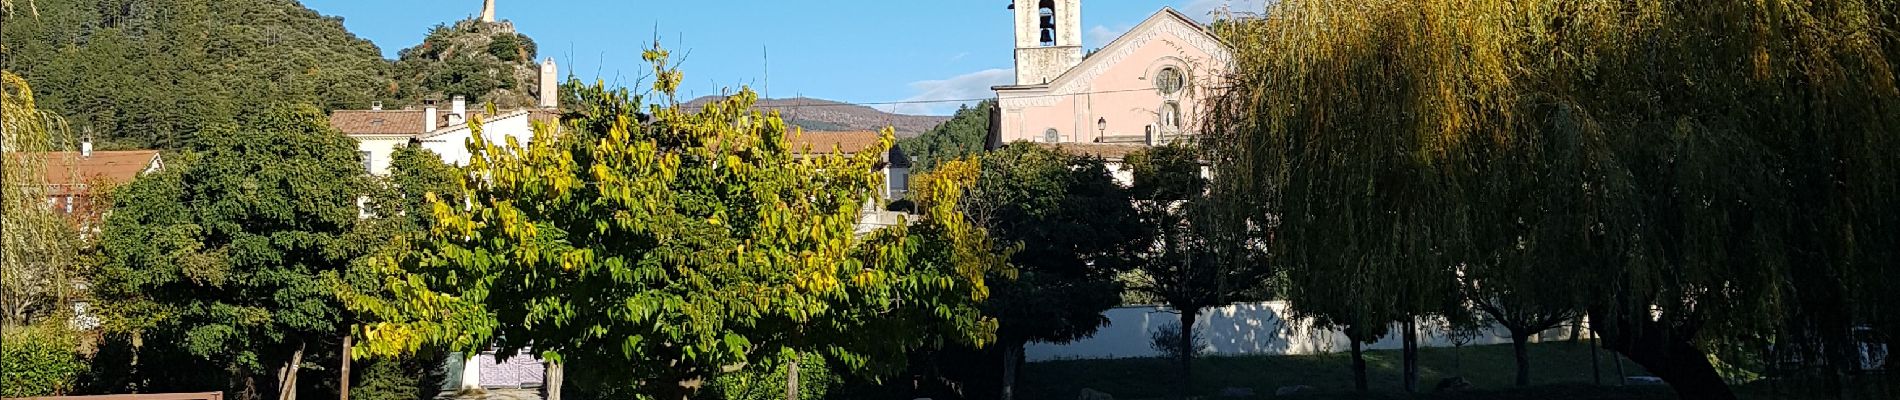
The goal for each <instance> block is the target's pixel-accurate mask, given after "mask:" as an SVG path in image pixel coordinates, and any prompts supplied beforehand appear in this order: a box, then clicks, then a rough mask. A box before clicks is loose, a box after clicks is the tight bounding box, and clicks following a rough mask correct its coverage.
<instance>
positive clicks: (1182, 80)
mask: <svg viewBox="0 0 1900 400" xmlns="http://www.w3.org/2000/svg"><path fill="white" fill-rule="evenodd" d="M1186 84H1187V76H1186V75H1183V74H1182V73H1181V70H1179V69H1175V68H1174V67H1167V68H1162V69H1161V72H1157V73H1155V90H1160V91H1161V94H1175V93H1176V92H1180V91H1181V87H1182V86H1185V85H1186Z"/></svg>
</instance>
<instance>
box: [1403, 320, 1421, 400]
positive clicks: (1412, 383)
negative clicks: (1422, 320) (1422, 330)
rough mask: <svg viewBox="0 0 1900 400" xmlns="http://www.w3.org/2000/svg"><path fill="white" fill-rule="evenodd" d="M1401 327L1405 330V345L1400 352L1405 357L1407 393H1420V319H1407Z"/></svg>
mask: <svg viewBox="0 0 1900 400" xmlns="http://www.w3.org/2000/svg"><path fill="white" fill-rule="evenodd" d="M1400 325H1401V326H1402V327H1403V329H1405V332H1402V335H1403V336H1402V337H1401V340H1403V341H1404V342H1405V343H1404V344H1403V346H1402V350H1400V352H1401V353H1403V355H1404V357H1405V360H1404V363H1405V392H1406V393H1418V319H1416V318H1406V320H1405V322H1404V323H1402V324H1400Z"/></svg>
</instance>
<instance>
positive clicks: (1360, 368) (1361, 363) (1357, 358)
mask: <svg viewBox="0 0 1900 400" xmlns="http://www.w3.org/2000/svg"><path fill="white" fill-rule="evenodd" d="M1346 340H1350V341H1352V387H1353V389H1357V390H1359V391H1361V392H1364V391H1366V352H1365V348H1363V347H1360V345H1359V339H1358V338H1348V339H1346Z"/></svg>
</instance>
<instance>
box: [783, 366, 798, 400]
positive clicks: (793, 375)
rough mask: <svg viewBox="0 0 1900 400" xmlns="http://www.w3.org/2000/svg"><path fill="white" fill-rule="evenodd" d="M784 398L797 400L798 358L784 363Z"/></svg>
mask: <svg viewBox="0 0 1900 400" xmlns="http://www.w3.org/2000/svg"><path fill="white" fill-rule="evenodd" d="M785 400H798V358H797V357H796V356H794V357H792V362H791V363H788V364H785Z"/></svg>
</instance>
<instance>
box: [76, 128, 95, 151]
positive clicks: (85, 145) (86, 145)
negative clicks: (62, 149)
mask: <svg viewBox="0 0 1900 400" xmlns="http://www.w3.org/2000/svg"><path fill="white" fill-rule="evenodd" d="M79 157H80V158H92V127H90V126H88V127H86V138H84V139H80V142H79Z"/></svg>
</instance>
